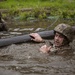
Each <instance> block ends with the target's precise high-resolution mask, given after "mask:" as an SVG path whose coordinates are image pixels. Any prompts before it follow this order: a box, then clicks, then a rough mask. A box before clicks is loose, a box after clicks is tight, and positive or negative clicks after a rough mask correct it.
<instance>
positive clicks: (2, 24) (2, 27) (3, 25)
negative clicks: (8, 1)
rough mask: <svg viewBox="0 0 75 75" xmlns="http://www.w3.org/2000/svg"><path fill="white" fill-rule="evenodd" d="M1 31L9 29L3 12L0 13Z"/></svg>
mask: <svg viewBox="0 0 75 75" xmlns="http://www.w3.org/2000/svg"><path fill="white" fill-rule="evenodd" d="M0 31H8V29H7V27H6V24H5V21H4V20H3V19H2V14H1V13H0Z"/></svg>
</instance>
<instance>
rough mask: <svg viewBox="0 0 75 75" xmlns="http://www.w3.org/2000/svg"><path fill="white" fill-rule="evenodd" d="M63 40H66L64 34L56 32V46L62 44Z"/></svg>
mask: <svg viewBox="0 0 75 75" xmlns="http://www.w3.org/2000/svg"><path fill="white" fill-rule="evenodd" d="M63 41H64V36H63V35H61V34H59V33H57V32H56V33H55V37H54V44H55V46H61V45H62V44H63Z"/></svg>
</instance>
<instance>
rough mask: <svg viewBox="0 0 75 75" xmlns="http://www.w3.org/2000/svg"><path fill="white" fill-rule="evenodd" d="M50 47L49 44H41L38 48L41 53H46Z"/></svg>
mask: <svg viewBox="0 0 75 75" xmlns="http://www.w3.org/2000/svg"><path fill="white" fill-rule="evenodd" d="M50 49H51V46H49V47H48V46H47V45H43V46H42V47H41V48H40V51H41V52H43V53H48V52H49V51H50Z"/></svg>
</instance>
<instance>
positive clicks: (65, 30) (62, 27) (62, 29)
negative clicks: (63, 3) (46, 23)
mask: <svg viewBox="0 0 75 75" xmlns="http://www.w3.org/2000/svg"><path fill="white" fill-rule="evenodd" d="M54 31H56V32H59V33H61V34H63V35H64V36H66V38H67V39H68V40H69V41H70V42H71V41H72V34H73V30H72V27H71V26H69V25H67V24H64V23H61V24H59V25H57V26H56V27H55V28H54Z"/></svg>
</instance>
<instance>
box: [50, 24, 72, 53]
mask: <svg viewBox="0 0 75 75" xmlns="http://www.w3.org/2000/svg"><path fill="white" fill-rule="evenodd" d="M54 31H55V32H59V33H61V34H62V35H64V36H65V37H66V38H67V39H68V41H69V42H71V41H72V38H73V36H72V35H73V34H72V33H73V31H72V28H71V26H69V25H66V24H63V23H62V24H59V25H57V26H56V27H55V28H54ZM66 52H69V53H70V52H71V47H70V46H69V44H66V45H63V46H60V47H55V45H54V44H53V46H52V48H51V49H50V51H49V53H50V54H66Z"/></svg>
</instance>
